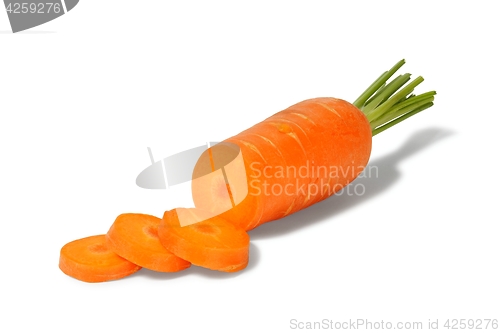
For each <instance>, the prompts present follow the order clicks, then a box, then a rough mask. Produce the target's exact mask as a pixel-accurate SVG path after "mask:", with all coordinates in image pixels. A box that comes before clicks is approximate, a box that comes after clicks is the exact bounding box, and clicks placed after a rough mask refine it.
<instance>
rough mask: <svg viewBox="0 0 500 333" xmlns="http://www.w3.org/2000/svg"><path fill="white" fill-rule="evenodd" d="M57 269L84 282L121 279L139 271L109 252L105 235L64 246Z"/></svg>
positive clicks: (134, 265) (131, 264)
mask: <svg viewBox="0 0 500 333" xmlns="http://www.w3.org/2000/svg"><path fill="white" fill-rule="evenodd" d="M59 268H60V269H61V271H63V272H64V273H65V274H67V275H69V276H71V277H73V278H75V279H78V280H81V281H84V282H105V281H110V280H116V279H121V278H123V277H125V276H128V275H131V274H133V273H135V272H137V271H138V270H139V269H141V267H140V266H137V265H136V264H133V263H131V262H130V261H128V260H126V259H123V258H122V257H120V256H118V255H117V254H115V253H114V252H113V251H111V249H109V247H108V246H107V245H106V236H105V235H97V236H90V237H86V238H82V239H78V240H75V241H72V242H70V243H68V244H66V245H64V246H63V247H62V249H61V254H60V258H59Z"/></svg>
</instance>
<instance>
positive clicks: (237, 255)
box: [158, 208, 250, 272]
mask: <svg viewBox="0 0 500 333" xmlns="http://www.w3.org/2000/svg"><path fill="white" fill-rule="evenodd" d="M179 214H181V215H182V219H183V220H184V223H183V224H182V225H183V226H181V223H180V221H179ZM203 214H204V212H203V211H201V210H198V209H195V208H189V209H188V208H177V209H173V210H170V211H166V212H165V214H164V215H163V219H162V222H161V224H160V226H159V227H158V236H159V238H160V242H161V243H162V245H163V246H164V247H165V248H166V249H167V250H169V251H171V252H172V253H173V254H175V255H176V256H178V257H180V258H182V259H184V260H187V261H189V262H191V263H192V264H193V265H197V266H201V267H205V268H208V269H212V270H217V271H223V272H237V271H239V270H242V269H244V268H245V267H246V266H247V265H248V253H249V247H250V237H249V236H248V234H247V233H246V231H245V230H244V229H241V228H238V227H236V226H234V225H233V224H231V223H230V222H228V221H226V220H225V219H223V218H221V217H219V216H214V217H209V218H207V219H204V218H203ZM186 219H192V220H193V221H192V223H186ZM198 221H201V222H198Z"/></svg>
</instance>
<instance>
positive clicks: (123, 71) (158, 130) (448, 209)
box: [0, 0, 500, 332]
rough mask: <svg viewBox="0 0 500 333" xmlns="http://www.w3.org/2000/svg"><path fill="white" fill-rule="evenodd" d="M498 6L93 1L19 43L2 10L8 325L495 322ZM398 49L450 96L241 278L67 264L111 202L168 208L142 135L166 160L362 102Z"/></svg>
mask: <svg viewBox="0 0 500 333" xmlns="http://www.w3.org/2000/svg"><path fill="white" fill-rule="evenodd" d="M179 3H182V4H179ZM240 3H241V2H240ZM497 7H498V2H495V1H478V2H474V3H473V2H471V1H468V2H463V1H462V2H460V1H453V2H451V1H448V2H446V1H442V2H437V1H435V2H431V1H416V2H409V1H408V2H402V1H373V2H369V1H349V2H348V1H342V2H340V1H314V2H312V1H302V2H297V1H285V2H269V1H262V2H259V1H251V2H250V1H249V2H247V3H246V4H236V2H234V1H232V2H230V1H227V2H220V1H197V2H194V1H182V2H181V1H177V2H175V3H174V1H162V2H160V1H136V2H132V1H118V0H108V1H85V0H83V1H81V2H80V3H79V4H78V5H77V7H75V8H74V9H73V10H72V11H71V12H69V13H68V14H67V15H64V16H63V17H61V18H59V19H57V20H55V21H53V22H49V23H47V24H45V25H42V26H39V27H36V28H33V29H31V30H29V31H26V32H24V33H19V34H12V33H10V32H9V29H10V26H9V22H8V19H7V15H6V13H5V12H4V11H3V10H0V30H2V31H1V34H0V50H1V55H0V59H1V61H0V63H1V64H0V68H1V71H0V112H1V119H0V145H1V155H0V156H1V157H0V159H1V160H0V162H1V163H0V168H1V169H0V170H1V172H0V195H1V203H0V205H1V223H2V228H1V229H0V230H1V231H0V235H1V242H0V258H1V267H2V268H1V270H2V271H1V274H0V294H1V296H0V306H1V308H2V313H1V318H2V320H1V321H0V330H1V331H9V332H21V331H24V332H26V331H27V330H31V331H41V330H45V331H51V332H89V331H92V332H118V331H121V332H132V331H137V332H260V331H266V332H288V331H291V330H292V329H291V326H290V320H291V319H297V320H298V321H302V322H306V321H320V320H323V319H328V320H334V321H348V320H350V319H351V320H356V319H358V318H359V319H367V320H371V321H373V322H380V321H382V320H384V321H385V322H387V321H391V322H394V323H396V322H398V321H422V322H423V323H424V327H426V326H427V323H428V320H429V319H432V320H436V319H439V324H440V326H441V327H442V325H443V324H444V322H445V320H446V319H448V318H449V319H487V318H490V319H494V318H496V319H500V315H499V314H500V303H499V299H500V298H499V297H500V284H499V281H500V269H499V262H500V261H499V254H500V241H499V234H500V227H499V221H500V219H499V213H498V193H497V189H498V188H499V185H500V182H499V180H498V164H497V162H498V151H499V149H498V143H499V142H498V141H499V140H498V123H499V120H500V110H499V108H498V101H497V100H498V93H499V90H498V88H499V84H498V77H499V74H500V70H499V64H498V59H500V52H499V50H498V31H500V23H499V20H498V17H497V14H498V8H497ZM402 58H405V59H406V61H407V64H406V65H405V66H404V67H403V71H407V72H410V73H413V74H414V77H416V75H422V76H424V77H425V79H426V81H425V82H424V83H423V84H421V86H419V88H418V91H419V92H424V91H428V90H437V92H438V95H437V96H436V103H435V106H434V107H432V108H431V109H429V110H426V111H424V112H423V113H421V114H419V115H417V116H415V117H413V118H411V119H409V120H407V121H405V122H404V123H401V124H399V125H397V126H396V127H394V128H391V129H390V130H388V131H387V132H384V133H382V134H380V135H378V136H376V137H375V138H374V140H373V151H372V157H371V165H376V166H377V167H378V169H379V177H377V178H370V179H358V180H357V182H358V183H362V184H364V186H365V189H366V193H365V195H363V196H349V195H346V194H344V195H341V196H334V197H332V198H330V199H329V200H327V201H324V202H322V203H319V204H317V205H315V206H313V207H311V208H309V209H307V210H305V211H302V212H299V213H297V214H295V215H293V216H290V217H288V218H285V219H283V220H280V221H275V222H272V223H269V224H267V225H264V226H261V227H259V228H258V229H256V230H254V231H252V232H251V233H250V236H251V244H252V245H251V259H250V264H249V267H248V268H247V269H246V270H244V271H242V272H240V273H236V274H224V273H219V272H213V271H208V270H205V269H201V268H197V267H192V268H190V269H189V270H186V271H184V272H180V273H175V274H160V273H154V272H151V271H147V270H142V271H140V272H139V273H137V274H135V275H133V276H130V277H128V278H125V279H123V280H119V281H113V282H108V283H101V284H88V283H83V282H80V281H77V280H75V279H72V278H70V277H68V276H66V275H65V274H63V273H62V272H61V271H60V270H59V268H58V260H59V250H60V248H61V247H62V246H63V245H64V244H65V243H67V242H69V241H72V240H74V239H78V238H82V237H86V236H90V235H94V234H102V233H106V232H107V230H108V228H109V226H110V225H111V223H112V222H113V221H114V219H115V217H116V216H117V215H118V214H120V213H124V212H142V213H149V214H154V215H158V216H161V214H162V213H163V211H164V210H166V209H169V208H173V207H170V206H171V204H170V203H169V202H167V200H165V197H166V196H165V193H164V192H161V191H148V190H144V189H140V188H138V187H137V186H136V185H135V178H136V176H137V174H138V173H139V172H140V171H142V170H143V169H144V168H145V167H147V166H148V165H149V163H150V161H149V156H148V153H147V149H146V147H148V146H151V147H166V149H164V150H163V151H161V153H160V152H159V151H158V154H157V156H155V157H156V158H163V157H165V156H166V155H165V154H168V153H175V152H179V151H182V150H184V149H186V148H190V147H193V146H196V145H200V144H203V143H204V142H206V141H210V140H214V141H217V140H223V139H224V138H226V137H229V136H232V135H234V134H236V133H238V132H239V131H241V130H243V129H245V128H247V127H249V126H251V125H253V124H254V123H256V122H258V121H260V120H262V119H264V118H265V117H268V116H270V115H271V114H273V113H275V112H277V111H279V110H282V109H284V108H286V107H288V106H289V105H291V104H294V103H296V102H298V101H301V100H303V99H306V98H312V97H319V96H333V97H339V98H343V99H346V100H349V101H353V100H354V99H355V98H356V97H357V96H358V94H359V93H360V92H361V91H362V90H364V89H365V88H366V86H367V85H368V84H370V83H371V82H372V81H373V80H374V79H375V78H376V77H378V75H379V74H380V73H381V72H383V71H384V70H386V69H388V68H389V67H390V66H392V65H393V64H394V63H395V62H396V61H398V60H400V59H402ZM332 144H334V143H332ZM2 326H3V327H2ZM295 331H298V329H296V330H295Z"/></svg>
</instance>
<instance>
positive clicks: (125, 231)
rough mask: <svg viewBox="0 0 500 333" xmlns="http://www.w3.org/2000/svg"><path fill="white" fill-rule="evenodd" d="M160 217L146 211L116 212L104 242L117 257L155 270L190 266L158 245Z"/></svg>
mask: <svg viewBox="0 0 500 333" xmlns="http://www.w3.org/2000/svg"><path fill="white" fill-rule="evenodd" d="M160 222H161V219H160V218H158V217H156V216H151V215H146V214H132V213H129V214H122V215H120V216H118V217H117V218H116V220H115V222H114V223H113V225H112V226H111V228H110V229H109V231H108V233H107V235H106V244H107V245H108V247H109V248H110V249H111V250H113V251H114V252H115V253H116V254H118V255H119V256H120V257H123V258H125V259H127V260H128V261H130V262H133V263H134V264H136V265H139V266H142V267H144V268H148V269H151V270H153V271H157V272H178V271H181V270H183V269H186V268H188V267H189V266H191V263H189V262H188V261H186V260H183V259H181V258H179V257H177V256H175V255H174V254H172V252H170V251H168V250H167V249H165V247H163V245H161V243H160V240H159V239H158V226H159V225H160Z"/></svg>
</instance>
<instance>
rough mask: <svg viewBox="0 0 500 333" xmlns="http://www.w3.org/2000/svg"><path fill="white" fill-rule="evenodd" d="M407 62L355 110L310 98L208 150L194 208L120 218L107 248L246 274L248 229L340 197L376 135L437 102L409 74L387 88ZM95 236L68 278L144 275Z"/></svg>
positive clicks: (66, 251) (68, 257)
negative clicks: (416, 91) (160, 215)
mask: <svg viewBox="0 0 500 333" xmlns="http://www.w3.org/2000/svg"><path fill="white" fill-rule="evenodd" d="M403 64H404V60H401V61H399V62H398V63H397V64H396V65H394V66H393V67H392V68H391V69H390V70H388V71H386V72H384V73H383V74H382V75H381V76H380V77H379V78H378V79H377V80H375V82H373V83H372V84H371V85H370V86H369V87H368V88H367V89H366V90H365V91H364V92H363V93H362V94H361V95H360V96H359V97H358V99H356V101H355V102H354V103H349V102H347V101H345V100H342V99H337V98H332V97H321V98H313V99H308V100H305V101H302V102H300V103H297V104H295V105H292V106H290V107H288V108H287V109H285V110H282V111H280V112H278V113H276V114H274V115H272V116H271V117H269V118H267V119H265V120H263V121H262V122H260V123H258V124H256V125H254V126H252V127H250V128H249V129H247V130H245V131H243V132H241V133H239V134H237V135H235V136H233V137H230V138H229V139H226V140H224V141H223V142H221V143H219V144H217V145H215V146H213V147H210V148H209V149H208V150H207V151H206V152H204V153H203V154H202V156H201V157H200V158H199V160H198V162H197V163H196V166H195V167H194V170H193V174H192V177H193V181H192V184H191V189H192V196H193V202H194V204H195V207H196V208H190V209H185V208H178V209H174V210H171V211H167V212H165V214H164V215H163V218H162V220H161V222H160V223H159V224H158V220H157V219H156V218H154V217H150V216H149V217H146V216H141V215H140V214H130V215H127V214H124V215H122V216H120V217H119V218H118V219H117V221H115V224H114V225H113V226H112V227H111V229H110V231H109V232H108V235H107V239H108V244H109V246H110V247H112V248H113V250H115V251H116V252H117V253H118V254H119V255H123V256H124V257H125V258H127V259H130V260H131V261H133V262H135V263H138V264H139V265H144V266H145V267H150V268H152V269H155V270H162V271H169V270H170V269H172V267H175V269H182V268H183V267H184V268H185V266H187V265H188V262H191V263H192V264H194V265H198V266H202V267H206V268H209V269H213V270H219V271H224V272H236V271H239V270H241V269H243V268H245V267H246V266H247V264H248V255H249V242H250V239H249V236H248V234H247V233H246V231H248V230H251V229H254V228H256V227H258V226H260V225H262V224H263V223H266V222H269V221H273V220H276V219H279V218H282V217H285V216H287V215H290V214H293V213H295V212H297V211H300V210H302V209H304V208H306V207H309V206H311V205H314V204H315V203H317V202H319V201H321V200H324V199H326V198H328V197H330V196H331V195H333V194H335V193H337V192H338V191H340V190H341V189H342V188H344V187H345V186H347V185H348V184H349V183H351V182H352V181H353V180H354V179H355V178H356V177H357V176H358V175H359V174H360V173H361V172H362V171H363V170H364V168H365V167H366V165H367V163H368V160H369V158H370V153H371V149H372V137H373V136H375V135H377V134H379V133H381V132H383V131H385V130H387V129H389V128H390V127H392V126H394V125H396V124H398V123H400V122H401V121H403V120H405V119H407V118H409V117H411V116H413V115H415V114H417V113H419V112H421V111H423V110H425V109H427V108H429V107H431V106H432V105H433V100H434V95H435V94H436V92H435V91H429V92H426V93H423V94H420V95H414V94H412V92H413V90H414V89H415V87H417V86H418V85H419V84H420V83H421V82H422V81H423V78H422V77H420V76H419V77H417V78H416V79H415V80H413V81H411V82H408V81H409V80H410V74H408V73H407V74H403V75H399V76H398V77H396V78H395V79H393V80H392V81H389V80H390V78H391V77H392V76H393V75H394V74H395V72H396V71H397V70H398V69H399V68H400V67H401V66H403ZM155 228H157V233H158V239H157V238H156V234H155V233H154V230H156V229H155ZM96 237H101V238H98V239H97V240H94V239H92V238H89V239H84V240H79V241H75V242H72V243H69V244H67V245H65V246H64V247H63V249H62V250H61V260H60V267H61V269H62V270H63V272H65V273H66V274H68V275H71V276H74V277H76V278H79V279H81V280H84V281H92V282H93V281H107V280H110V279H114V278H119V277H122V276H126V275H128V274H131V273H133V272H134V271H136V270H137V269H139V268H140V267H139V266H137V265H135V264H133V263H131V262H129V261H127V260H125V259H123V258H121V257H119V256H118V255H116V254H114V253H112V252H110V251H109V248H108V247H107V246H106V245H105V243H104V241H103V237H104V236H96ZM90 239H91V240H90ZM158 240H159V243H160V244H161V245H162V246H163V247H164V248H165V249H166V250H167V252H165V251H163V250H162V251H160V248H159V244H158ZM168 251H170V252H171V253H169V252H168ZM159 253H161V255H160V254H159ZM175 256H177V257H178V258H176V257H175ZM167 257H168V259H166V258H167ZM172 263H176V264H175V265H174V264H172Z"/></svg>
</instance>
